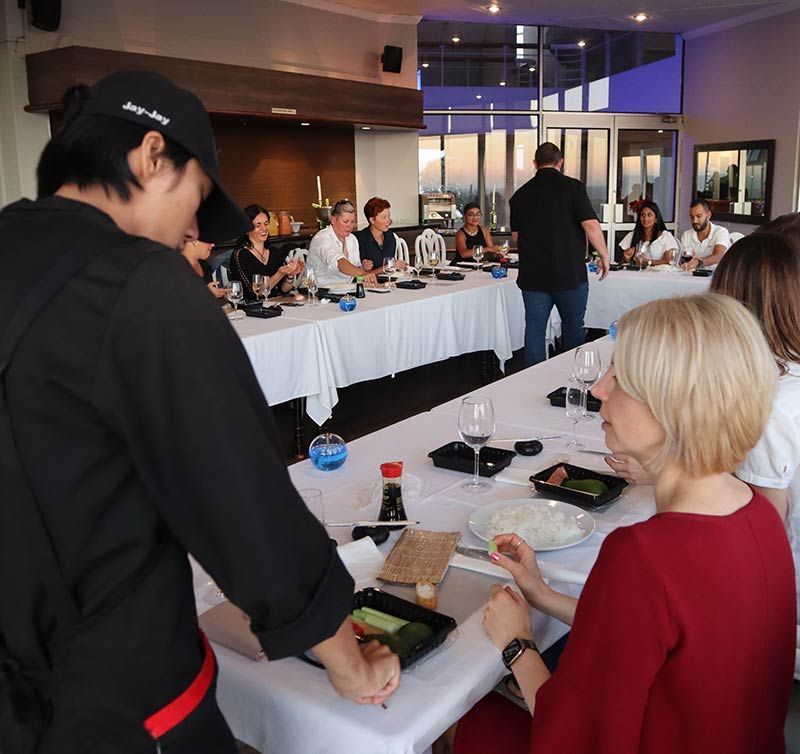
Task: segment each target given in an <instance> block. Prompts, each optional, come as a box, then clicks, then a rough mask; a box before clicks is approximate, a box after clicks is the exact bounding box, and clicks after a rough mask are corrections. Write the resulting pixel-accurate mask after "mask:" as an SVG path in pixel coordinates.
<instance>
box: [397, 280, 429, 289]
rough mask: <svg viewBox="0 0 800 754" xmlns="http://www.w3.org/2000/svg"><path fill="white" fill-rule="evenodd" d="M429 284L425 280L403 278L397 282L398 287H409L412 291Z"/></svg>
mask: <svg viewBox="0 0 800 754" xmlns="http://www.w3.org/2000/svg"><path fill="white" fill-rule="evenodd" d="M427 285H428V284H427V283H426V282H425V281H424V280H416V279H414V280H401V281H400V282H399V283H395V287H396V288H407V289H408V290H410V291H418V290H421V289H422V288H425V287H426V286H427Z"/></svg>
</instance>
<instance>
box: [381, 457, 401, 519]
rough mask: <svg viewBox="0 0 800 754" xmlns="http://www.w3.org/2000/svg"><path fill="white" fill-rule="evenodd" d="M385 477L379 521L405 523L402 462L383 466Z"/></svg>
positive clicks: (382, 470)
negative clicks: (401, 481)
mask: <svg viewBox="0 0 800 754" xmlns="http://www.w3.org/2000/svg"><path fill="white" fill-rule="evenodd" d="M381 476H382V477H383V498H382V499H381V512H380V515H379V516H378V521H403V520H405V518H406V509H405V508H404V507H403V491H402V489H401V486H400V484H401V483H400V480H401V478H402V476H403V463H402V461H394V462H390V463H382V464H381ZM389 528H390V529H404V528H405V526H404V525H401V526H390V527H389Z"/></svg>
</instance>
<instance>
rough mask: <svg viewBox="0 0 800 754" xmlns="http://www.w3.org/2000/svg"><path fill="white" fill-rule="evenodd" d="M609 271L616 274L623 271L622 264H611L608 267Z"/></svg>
mask: <svg viewBox="0 0 800 754" xmlns="http://www.w3.org/2000/svg"><path fill="white" fill-rule="evenodd" d="M608 269H609V270H611V272H616V271H617V270H621V269H622V264H621V263H620V262H611V263H609V265H608Z"/></svg>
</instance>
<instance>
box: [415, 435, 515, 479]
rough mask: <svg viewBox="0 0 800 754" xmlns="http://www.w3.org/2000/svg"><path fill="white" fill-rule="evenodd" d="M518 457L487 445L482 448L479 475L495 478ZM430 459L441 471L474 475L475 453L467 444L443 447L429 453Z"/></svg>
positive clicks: (455, 443)
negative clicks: (447, 470) (448, 470)
mask: <svg viewBox="0 0 800 754" xmlns="http://www.w3.org/2000/svg"><path fill="white" fill-rule="evenodd" d="M515 455H517V454H516V452H515V451H513V450H505V449H504V448H493V447H492V446H491V445H485V446H484V447H482V448H481V452H480V456H479V462H478V473H479V474H480V476H494V475H495V474H496V473H497V472H498V471H501V470H502V469H504V468H506V466H508V465H509V464H510V463H511V460H512V459H513V458H514V456H515ZM428 458H430V459H431V460H432V461H433V465H434V466H436V467H437V468H440V469H450V471H461V472H463V473H464V474H472V472H473V471H474V469H475V451H474V450H473V449H472V448H470V447H469V445H467V444H466V443H463V442H461V441H460V440H454V441H453V442H449V443H447V445H442V447H441V448H436V450H432V451H431V452H430V453H428Z"/></svg>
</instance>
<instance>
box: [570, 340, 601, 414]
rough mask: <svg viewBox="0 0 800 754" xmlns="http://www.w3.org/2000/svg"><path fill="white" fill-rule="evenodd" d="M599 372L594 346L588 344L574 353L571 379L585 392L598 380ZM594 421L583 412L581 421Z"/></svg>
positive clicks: (597, 353)
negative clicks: (579, 383) (581, 384)
mask: <svg viewBox="0 0 800 754" xmlns="http://www.w3.org/2000/svg"><path fill="white" fill-rule="evenodd" d="M601 371H602V363H601V361H600V351H599V349H598V348H597V346H596V345H594V344H593V343H588V344H586V345H585V346H581V347H580V348H578V349H577V350H576V351H575V358H574V359H573V361H572V377H573V378H574V379H576V380H579V381H580V382H582V383H583V385H584V387H585V388H586V389H587V390H588V389H589V388H591V387H592V385H594V384H595V382H597V380H598V379H600V372H601ZM594 420H595V417H594V416H592V415H591V414H589V413H587V412H586V411H585V410H584V415H583V421H587V422H590V421H594Z"/></svg>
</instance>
